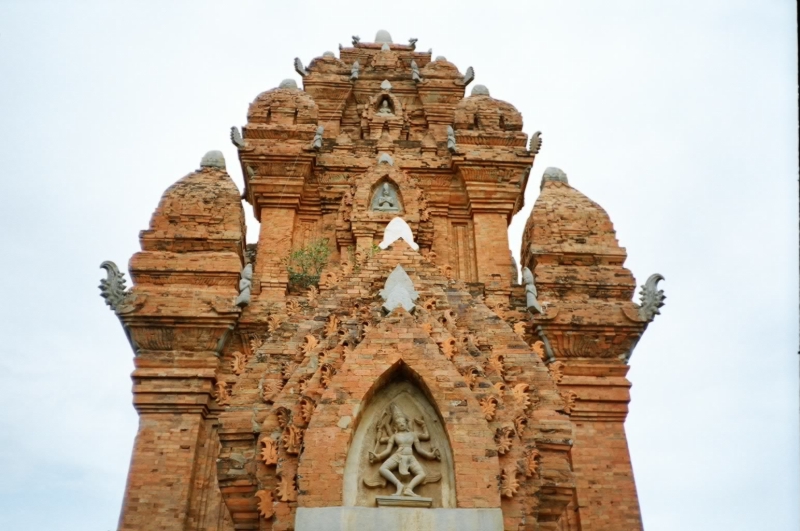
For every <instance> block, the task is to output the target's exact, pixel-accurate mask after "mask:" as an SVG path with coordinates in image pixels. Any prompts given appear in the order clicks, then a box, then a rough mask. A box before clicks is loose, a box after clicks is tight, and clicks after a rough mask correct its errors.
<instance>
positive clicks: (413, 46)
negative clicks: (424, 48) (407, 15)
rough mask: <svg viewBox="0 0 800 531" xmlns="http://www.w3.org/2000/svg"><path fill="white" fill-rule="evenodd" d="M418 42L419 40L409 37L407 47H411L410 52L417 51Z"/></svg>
mask: <svg viewBox="0 0 800 531" xmlns="http://www.w3.org/2000/svg"><path fill="white" fill-rule="evenodd" d="M418 40H419V39H417V38H414V37H411V38H410V39H408V45H409V46H411V49H412V50H416V49H417V41H418Z"/></svg>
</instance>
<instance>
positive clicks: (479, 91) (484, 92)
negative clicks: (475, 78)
mask: <svg viewBox="0 0 800 531" xmlns="http://www.w3.org/2000/svg"><path fill="white" fill-rule="evenodd" d="M470 96H489V89H488V88H487V87H486V85H475V86H474V87H472V92H470Z"/></svg>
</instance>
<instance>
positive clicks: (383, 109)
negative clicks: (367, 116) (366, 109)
mask: <svg viewBox="0 0 800 531" xmlns="http://www.w3.org/2000/svg"><path fill="white" fill-rule="evenodd" d="M375 114H376V115H380V116H394V112H393V111H392V107H391V106H390V105H389V100H388V99H386V98H384V99H383V100H381V106H380V108H379V109H378V112H376V113H375Z"/></svg>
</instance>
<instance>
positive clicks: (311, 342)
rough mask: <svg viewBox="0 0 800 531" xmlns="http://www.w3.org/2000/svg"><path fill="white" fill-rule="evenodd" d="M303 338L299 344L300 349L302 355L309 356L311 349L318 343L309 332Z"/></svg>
mask: <svg viewBox="0 0 800 531" xmlns="http://www.w3.org/2000/svg"><path fill="white" fill-rule="evenodd" d="M303 339H305V343H303V344H302V345H301V346H300V351H301V352H302V353H303V356H310V355H311V351H312V350H314V349H315V348H316V347H317V345H319V341H318V340H317V338H316V337H314V336H313V335H311V334H308V335H306V337H305V338H303Z"/></svg>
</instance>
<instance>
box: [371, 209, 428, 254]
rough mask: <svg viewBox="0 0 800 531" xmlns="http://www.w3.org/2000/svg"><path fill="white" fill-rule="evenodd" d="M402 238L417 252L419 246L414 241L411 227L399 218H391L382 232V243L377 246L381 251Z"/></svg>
mask: <svg viewBox="0 0 800 531" xmlns="http://www.w3.org/2000/svg"><path fill="white" fill-rule="evenodd" d="M400 238H402V239H403V240H405V242H406V243H407V244H408V245H409V246H411V248H412V249H414V250H415V251H419V245H417V243H416V242H415V241H414V234H413V233H412V232H411V227H409V226H408V223H406V222H405V220H404V219H403V218H401V217H396V218H393V219H392V220H391V221H390V222H389V223H388V224H387V225H386V229H385V230H384V231H383V241H382V242H381V243H379V244H378V247H380V248H381V249H386V248H387V247H389V246H390V245H391V244H393V243H394V242H396V241H397V240H399V239H400Z"/></svg>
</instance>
